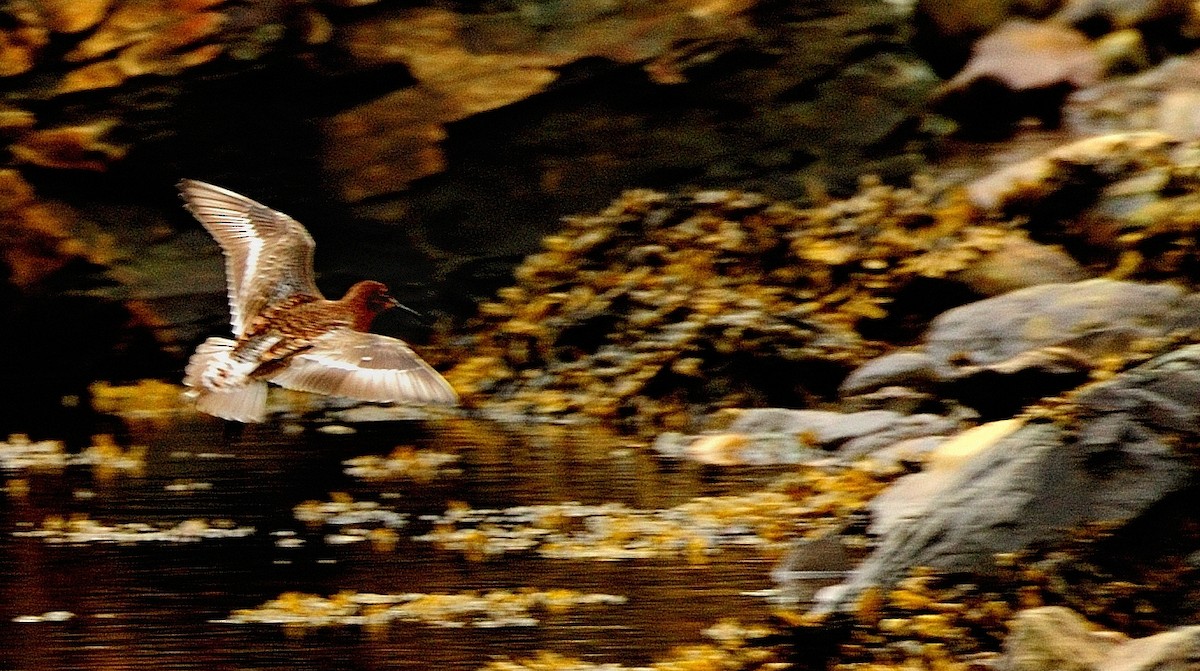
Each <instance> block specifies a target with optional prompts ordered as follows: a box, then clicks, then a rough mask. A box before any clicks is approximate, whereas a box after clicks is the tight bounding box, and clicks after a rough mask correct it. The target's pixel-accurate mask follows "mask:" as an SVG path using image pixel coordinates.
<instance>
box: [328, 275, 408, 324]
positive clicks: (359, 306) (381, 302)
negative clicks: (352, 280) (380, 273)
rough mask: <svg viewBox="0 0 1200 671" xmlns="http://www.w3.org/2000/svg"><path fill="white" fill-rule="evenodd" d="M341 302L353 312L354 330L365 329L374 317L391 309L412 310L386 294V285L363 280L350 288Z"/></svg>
mask: <svg viewBox="0 0 1200 671" xmlns="http://www.w3.org/2000/svg"><path fill="white" fill-rule="evenodd" d="M342 301H343V302H345V303H347V304H349V306H350V308H351V309H352V310H353V311H354V314H355V320H354V328H356V329H366V328H368V327H370V325H371V322H372V321H374V320H375V317H376V315H378V314H379V313H380V312H383V311H384V310H390V309H392V308H404V309H405V310H408V311H410V312H412V309H411V308H409V307H408V306H406V305H404V304H403V303H401V302H400V301H398V300H396V299H395V297H393V296H392V295H391V294H390V293H388V288H387V285H385V284H384V283H383V282H376V281H375V280H365V281H362V282H359V283H357V284H355V285H354V286H352V287H350V290H349V291H347V292H346V296H345V297H344V298H342Z"/></svg>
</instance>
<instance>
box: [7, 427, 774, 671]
mask: <svg viewBox="0 0 1200 671" xmlns="http://www.w3.org/2000/svg"><path fill="white" fill-rule="evenodd" d="M126 426H127V431H128V435H127V436H125V435H122V436H121V438H120V440H121V441H122V442H127V443H128V444H136V445H145V446H146V447H147V452H146V462H145V469H144V472H143V473H142V474H141V475H134V474H126V473H116V474H111V475H110V476H108V477H100V475H99V474H98V473H97V472H96V471H94V470H93V469H90V468H88V467H82V466H72V467H69V468H67V469H66V470H64V471H62V472H47V473H24V472H18V473H14V472H9V473H7V474H6V477H8V478H19V479H21V480H24V481H25V482H26V483H27V486H28V491H27V493H25V494H20V493H14V487H13V483H12V481H11V480H10V486H9V490H10V491H9V493H8V495H7V496H6V497H5V498H4V499H0V500H2V501H3V504H2V508H0V535H2V540H0V668H3V669H10V668H11V669H71V668H80V669H98V668H110V669H139V668H155V669H191V668H196V669H235V668H236V669H334V668H337V669H418V668H420V669H425V668H439V669H477V668H479V667H480V666H482V665H484V664H486V663H487V662H489V661H491V660H494V659H499V658H514V659H519V658H528V657H531V656H533V655H535V654H536V653H537V651H539V650H550V651H554V652H556V653H559V654H562V655H565V656H569V657H577V658H581V659H583V660H586V661H589V662H594V663H620V664H626V665H644V664H648V663H650V662H652V661H654V660H656V659H661V658H663V657H665V656H666V655H668V654H669V651H670V650H671V648H673V647H675V646H680V645H692V644H698V643H704V642H706V639H705V638H704V635H703V634H702V632H703V630H704V629H705V628H707V627H710V626H711V625H713V624H714V623H715V622H717V621H718V620H721V619H722V618H730V617H733V618H737V619H739V620H741V621H742V622H745V623H754V622H761V621H762V620H763V619H764V618H765V614H766V612H767V610H768V609H769V605H768V604H767V603H766V602H765V601H764V599H762V598H761V597H758V596H752V595H747V594H746V593H747V592H749V591H755V590H763V589H766V588H770V587H771V586H772V585H771V583H770V578H769V572H770V569H771V567H772V565H773V563H774V562H775V560H776V559H777V556H775V554H773V553H770V552H765V551H762V550H759V549H755V548H732V549H726V550H723V551H721V552H719V553H716V554H713V555H711V556H710V557H709V558H708V561H707V562H705V563H701V564H696V563H694V562H690V561H688V560H687V559H686V558H682V557H678V556H671V557H659V558H651V559H639V560H634V561H628V560H626V561H589V560H571V559H547V558H543V557H540V556H539V555H538V554H537V553H535V552H529V551H525V552H514V553H507V554H503V555H499V556H494V557H491V558H487V559H484V560H482V561H478V560H471V559H468V558H466V557H464V555H463V554H462V553H461V552H455V551H451V550H446V549H440V548H439V547H437V546H435V545H434V544H432V543H430V542H425V541H417V540H413V537H414V536H418V535H421V534H424V533H426V532H428V531H429V530H430V527H431V524H432V523H431V522H430V521H428V520H422V519H420V517H421V516H422V515H425V516H429V515H438V514H441V513H443V512H444V511H445V510H446V509H447V507H448V506H449V505H451V502H453V501H460V502H463V503H466V504H468V505H470V506H471V507H473V508H490V507H496V508H503V507H508V506H514V505H527V504H543V503H559V502H566V501H578V502H581V503H585V504H595V503H602V502H610V501H612V502H620V503H623V504H626V505H628V506H630V507H633V508H639V509H656V508H669V507H672V506H676V505H679V504H681V503H684V502H686V501H688V500H689V499H691V498H693V497H697V496H710V495H723V494H736V493H743V492H749V491H753V490H755V489H758V488H761V487H762V486H763V485H764V484H765V483H766V482H767V481H769V480H770V479H771V478H772V477H773V476H774V475H775V472H772V471H766V470H757V471H749V470H733V471H730V470H725V471H714V470H709V469H706V468H703V467H699V466H695V465H689V464H680V463H677V462H665V461H661V460H659V459H657V458H655V457H654V456H653V455H651V454H650V453H649V452H648V451H647V450H646V449H645V448H641V447H635V446H628V445H623V444H622V443H621V441H620V439H619V438H615V437H613V436H608V435H605V434H603V433H601V432H598V431H594V430H584V429H580V428H579V427H565V426H531V427H520V428H513V427H506V426H500V425H496V424H491V423H487V422H476V421H470V420H463V419H455V420H447V421H438V422H427V423H418V422H391V423H379V424H370V425H360V426H359V431H358V432H357V433H354V434H349V435H329V434H324V433H320V432H316V431H313V430H312V429H311V427H309V428H307V429H306V430H304V431H300V432H288V431H285V430H284V429H283V427H281V426H280V425H278V424H266V425H262V426H251V427H248V428H247V430H246V431H245V432H244V433H243V434H242V435H241V436H239V437H236V438H226V437H224V436H223V433H222V429H221V426H220V423H219V422H217V421H214V420H211V419H209V418H203V417H195V416H191V415H188V416H184V417H179V418H173V419H169V420H161V419H160V420H153V421H152V420H138V421H131V422H129V423H127V424H126ZM401 444H407V445H412V446H414V447H415V448H416V449H419V450H436V451H439V452H448V453H453V454H457V455H459V460H458V461H457V462H456V463H454V464H452V466H454V467H456V468H458V469H460V470H461V472H460V473H458V474H446V475H441V476H439V477H437V478H435V479H434V480H432V481H430V482H428V483H419V482H415V481H412V480H393V481H387V482H371V481H363V480H359V479H355V478H352V477H350V476H348V475H346V474H345V473H343V466H342V463H341V462H342V461H343V460H345V459H348V458H351V457H355V456H361V455H386V454H388V453H389V452H391V450H392V449H393V448H394V447H395V446H397V445H401ZM181 483H182V484H190V485H192V486H193V487H192V489H191V490H190V491H185V492H181V491H171V489H172V486H174V487H173V488H174V489H176V490H178V489H180V485H181ZM18 488H19V487H18ZM331 492H344V493H346V494H348V495H349V496H351V497H353V498H354V499H355V500H369V501H380V502H381V503H382V504H384V505H386V506H388V507H389V508H392V509H395V510H397V511H399V512H402V513H406V514H407V515H408V516H409V520H410V521H409V523H408V524H407V525H406V526H404V527H402V528H400V529H398V530H397V531H398V533H399V539H398V542H397V544H396V546H395V548H394V549H383V550H381V549H378V548H373V547H372V546H371V544H370V543H357V544H351V545H330V544H328V543H326V542H325V541H324V537H325V536H324V534H325V533H326V532H329V531H330V529H328V528H326V529H312V528H308V527H306V525H305V524H304V523H302V522H300V521H298V520H297V519H296V518H295V517H294V515H293V508H294V507H295V506H296V505H297V504H299V503H301V502H303V501H306V500H329V499H330V494H331ZM72 514H85V515H87V516H88V517H89V518H91V519H94V520H97V521H101V522H104V523H106V524H110V525H112V524H116V523H120V522H134V521H139V522H148V523H152V524H156V525H170V524H176V523H179V522H181V521H184V520H187V519H189V518H203V519H207V520H214V519H227V520H230V521H231V522H232V523H233V524H235V525H237V526H251V527H254V529H255V532H254V533H253V534H251V535H249V536H247V537H244V538H225V539H213V540H204V541H201V542H195V543H138V544H124V545H122V544H111V543H88V544H82V545H68V544H52V543H47V542H45V541H44V540H43V539H41V538H37V537H28V536H19V535H18V536H14V532H28V531H30V530H31V529H35V528H38V527H40V525H41V524H42V521H43V520H44V519H45V518H46V517H47V516H52V515H60V516H63V517H68V516H70V515H72ZM272 532H294V533H295V534H296V535H295V536H294V538H299V539H302V540H304V541H305V542H304V544H303V545H302V546H301V547H281V546H280V545H279V544H277V543H276V541H277V540H279V539H280V538H281V537H280V536H279V535H273V534H272ZM517 588H538V589H554V588H570V589H574V590H578V591H580V592H585V593H606V594H615V595H620V596H624V597H626V598H627V599H628V601H627V602H625V603H624V604H615V605H614V604H609V605H588V606H578V607H576V608H573V609H570V610H568V611H566V612H563V613H557V614H555V613H550V614H547V613H535V616H536V617H538V619H539V621H540V622H539V624H538V625H537V626H534V627H500V628H490V629H486V628H477V627H472V626H469V625H468V626H466V627H462V628H446V627H439V626H435V625H432V624H421V623H410V622H394V623H391V624H389V625H387V626H385V627H383V628H364V627H356V626H336V627H325V628H319V629H317V628H309V629H307V630H305V631H304V632H302V633H297V631H296V630H294V629H293V628H288V627H283V626H280V625H273V624H261V623H256V624H230V623H221V622H216V621H217V620H222V619H224V618H227V617H228V616H229V615H230V613H231V612H233V611H235V610H237V609H245V608H254V607H257V606H259V605H261V604H263V603H264V602H266V601H268V600H270V599H273V598H275V597H277V596H278V595H280V594H281V593H283V592H288V591H300V592H307V593H313V594H318V595H322V596H330V595H332V594H335V593H337V592H340V591H343V590H350V591H354V592H376V593H387V594H395V593H406V592H423V593H456V592H461V591H465V590H479V591H486V590H492V589H517ZM59 611H62V612H67V613H71V614H73V616H72V617H70V618H69V619H65V620H64V621H35V622H23V621H20V620H22V619H31V618H30V617H29V616H40V615H42V614H45V613H53V612H59ZM49 619H50V620H53V619H54V617H53V616H51V617H50V618H49ZM14 620H17V621H14Z"/></svg>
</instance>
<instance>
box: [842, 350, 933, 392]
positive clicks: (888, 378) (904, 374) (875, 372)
mask: <svg viewBox="0 0 1200 671" xmlns="http://www.w3.org/2000/svg"><path fill="white" fill-rule="evenodd" d="M936 378H937V374H936V372H935V370H934V366H933V359H931V358H930V357H929V355H928V354H926V353H925V352H920V351H917V352H913V351H907V352H893V353H891V354H885V355H884V356H881V357H879V358H877V359H872V360H871V361H868V362H867V363H865V364H863V365H862V366H859V367H858V368H857V369H856V370H854V371H853V372H851V373H850V374H849V375H847V376H846V379H845V380H844V381H843V382H842V386H841V388H840V389H839V390H838V391H839V392H840V393H841V395H842V396H855V395H858V394H865V393H867V392H871V391H875V390H877V389H881V388H883V387H889V386H902V387H915V388H925V387H928V386H929V385H930V384H932V383H933V381H934V380H935V379H936Z"/></svg>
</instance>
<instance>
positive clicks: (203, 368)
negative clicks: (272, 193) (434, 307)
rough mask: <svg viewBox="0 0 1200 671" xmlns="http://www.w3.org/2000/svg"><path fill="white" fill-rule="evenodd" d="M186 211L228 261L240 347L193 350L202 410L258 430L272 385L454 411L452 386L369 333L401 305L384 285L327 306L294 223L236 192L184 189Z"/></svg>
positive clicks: (192, 372)
mask: <svg viewBox="0 0 1200 671" xmlns="http://www.w3.org/2000/svg"><path fill="white" fill-rule="evenodd" d="M179 190H180V193H181V195H182V196H183V198H184V200H185V201H187V205H186V208H187V209H188V210H189V211H190V212H191V213H192V214H193V215H194V216H195V217H196V218H197V219H198V220H199V221H200V223H201V224H203V225H204V228H205V229H207V230H208V232H209V233H210V234H212V236H213V237H214V238H216V240H217V242H218V243H219V244H220V245H221V250H222V251H223V252H224V253H225V273H226V279H227V281H228V289H229V312H230V321H231V323H232V325H233V335H234V338H235V339H234V340H230V339H228V338H215V337H214V338H209V339H208V340H206V341H205V342H204V343H203V344H201V345H200V346H199V347H197V348H196V353H195V354H193V355H192V358H191V360H190V361H188V366H187V370H186V376H185V377H184V381H183V382H184V384H185V385H187V386H188V387H189V388H190V392H189V393H190V394H191V395H193V396H194V397H195V398H196V407H197V408H199V409H200V410H202V411H204V412H207V413H209V414H212V415H216V416H218V417H223V418H225V419H232V420H237V421H241V422H261V421H262V420H263V419H264V418H265V417H266V401H267V382H273V383H275V384H278V385H280V386H282V387H286V388H288V389H296V390H300V391H308V392H315V393H319V394H327V395H331V396H345V397H348V398H354V399H358V400H362V401H375V402H384V403H399V402H415V403H431V404H443V405H453V404H455V403H457V402H458V396H457V394H455V393H454V390H453V389H452V388H451V387H450V385H449V384H448V383H447V382H446V381H445V380H444V379H442V376H441V375H438V373H437V371H435V370H433V368H431V367H430V366H429V364H427V363H425V362H424V361H423V360H422V359H421V358H420V357H419V356H417V355H416V353H415V352H413V351H412V349H410V348H409V347H408V345H407V344H405V343H404V342H403V341H401V340H397V339H396V338H389V337H387V336H382V335H378V334H375V333H367V332H366V330H367V329H368V328H369V327H370V325H371V322H372V321H374V319H375V317H376V315H378V314H379V313H380V312H383V311H384V310H387V309H389V308H392V307H397V306H399V305H400V303H399V302H397V301H396V299H394V298H392V296H391V295H390V294H388V290H387V287H386V286H384V285H383V284H382V283H380V282H375V281H372V280H367V281H363V282H359V283H358V284H355V285H354V286H352V287H350V289H349V291H347V292H346V295H345V296H343V297H342V298H341V299H340V300H336V301H331V300H327V299H325V298H324V297H323V296H322V295H321V292H320V291H319V290H318V289H317V286H316V283H315V282H314V281H313V270H312V258H313V248H314V243H313V240H312V237H311V236H309V234H308V231H306V230H304V227H303V226H301V225H300V223H299V222H297V221H296V220H295V219H292V218H291V217H289V216H287V215H286V214H283V213H282V212H276V211H275V210H272V209H270V208H268V207H266V206H264V205H261V204H260V203H257V202H255V201H253V200H250V199H249V198H246V197H245V196H241V195H238V194H236V193H234V192H232V191H228V190H226V189H222V188H220V187H216V186H213V185H211V184H205V183H204V182H197V181H194V180H183V181H182V182H180V183H179Z"/></svg>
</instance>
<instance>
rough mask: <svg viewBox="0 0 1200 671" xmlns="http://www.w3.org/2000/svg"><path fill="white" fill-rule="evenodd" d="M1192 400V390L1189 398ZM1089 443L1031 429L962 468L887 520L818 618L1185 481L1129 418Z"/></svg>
mask: <svg viewBox="0 0 1200 671" xmlns="http://www.w3.org/2000/svg"><path fill="white" fill-rule="evenodd" d="M1193 398H1196V399H1200V387H1197V388H1195V389H1194V391H1193ZM1108 421H1109V422H1112V423H1115V424H1116V425H1117V429H1116V430H1114V429H1108V430H1106V431H1105V432H1104V434H1103V436H1102V437H1105V436H1106V437H1115V438H1113V439H1112V440H1100V439H1093V440H1091V441H1090V442H1086V441H1076V440H1073V439H1072V438H1073V437H1072V436H1070V435H1068V434H1067V432H1066V431H1065V430H1064V429H1062V428H1060V427H1058V426H1056V425H1053V424H1048V423H1039V424H1031V425H1027V426H1025V427H1022V428H1021V429H1019V430H1017V431H1016V432H1014V433H1012V434H1010V435H1008V436H1007V437H1005V438H1002V439H1000V440H999V441H997V442H996V443H995V444H993V445H991V446H990V447H988V448H986V449H984V450H982V451H980V452H978V453H977V454H975V455H973V456H972V457H971V458H969V459H968V460H967V461H966V462H965V463H962V464H961V465H960V466H959V467H958V468H956V469H955V470H954V471H953V472H952V473H951V474H950V479H949V480H948V481H947V482H944V483H942V486H940V487H939V488H938V490H937V491H936V492H935V493H933V494H932V495H931V497H930V498H929V500H928V502H927V503H926V504H925V506H924V509H923V510H922V511H921V514H920V515H917V516H913V517H902V519H898V520H895V521H894V523H893V524H891V525H890V526H889V527H888V528H887V532H886V533H885V534H884V535H883V536H882V537H881V538H880V542H879V545H878V547H877V548H876V550H875V551H874V552H873V553H872V554H871V555H870V556H869V557H868V558H867V559H866V560H865V561H864V562H863V563H862V564H861V565H859V566H858V567H857V568H856V569H855V570H854V571H853V572H852V573H851V575H850V577H849V578H848V580H847V581H846V582H845V583H843V584H842V585H838V586H836V587H835V588H831V589H827V590H824V591H822V592H821V593H820V594H819V595H818V599H817V606H816V609H817V611H818V612H828V611H831V610H841V609H844V608H847V607H849V606H850V604H852V603H853V600H854V599H855V597H856V596H857V595H858V594H860V593H861V592H862V590H863V589H865V588H867V587H870V586H874V585H884V586H888V585H891V584H893V583H894V582H895V581H896V580H898V579H899V578H901V577H903V576H904V575H905V574H907V572H908V571H909V570H911V569H912V568H914V567H917V566H931V567H934V568H936V569H942V570H946V571H952V572H953V571H962V572H986V571H988V570H989V569H990V568H991V567H992V562H993V556H994V555H995V554H996V553H999V552H1012V551H1016V550H1020V549H1023V548H1028V547H1031V546H1033V545H1035V544H1038V543H1043V542H1050V541H1054V540H1057V539H1060V538H1062V536H1063V534H1064V533H1065V530H1066V529H1069V528H1071V527H1075V526H1078V525H1081V524H1084V523H1088V522H1096V521H1102V520H1103V521H1110V522H1117V523H1121V522H1127V521H1129V520H1131V519H1134V518H1136V517H1138V516H1139V515H1140V514H1142V513H1143V512H1145V511H1146V510H1147V509H1148V508H1149V507H1150V506H1151V505H1152V504H1153V503H1154V502H1156V501H1158V500H1160V499H1161V498H1162V497H1164V496H1165V495H1167V494H1168V493H1171V492H1173V491H1176V490H1178V489H1180V488H1182V487H1183V486H1184V485H1185V484H1186V483H1187V482H1188V481H1189V479H1190V478H1191V477H1192V475H1193V467H1192V466H1191V465H1190V464H1189V463H1188V460H1187V459H1186V458H1185V457H1184V456H1183V455H1180V454H1177V453H1176V452H1175V451H1173V450H1172V449H1171V448H1170V447H1169V445H1168V444H1167V443H1166V442H1165V441H1164V440H1163V439H1162V438H1161V437H1159V436H1158V435H1157V434H1156V433H1155V432H1153V431H1151V430H1150V429H1147V428H1146V427H1144V426H1142V425H1140V424H1138V423H1137V421H1136V420H1135V419H1134V416H1133V415H1131V414H1128V413H1124V414H1120V415H1117V416H1115V417H1111V418H1109V420H1108Z"/></svg>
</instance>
